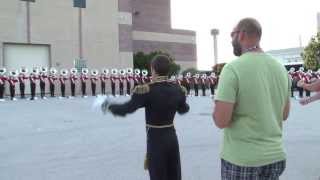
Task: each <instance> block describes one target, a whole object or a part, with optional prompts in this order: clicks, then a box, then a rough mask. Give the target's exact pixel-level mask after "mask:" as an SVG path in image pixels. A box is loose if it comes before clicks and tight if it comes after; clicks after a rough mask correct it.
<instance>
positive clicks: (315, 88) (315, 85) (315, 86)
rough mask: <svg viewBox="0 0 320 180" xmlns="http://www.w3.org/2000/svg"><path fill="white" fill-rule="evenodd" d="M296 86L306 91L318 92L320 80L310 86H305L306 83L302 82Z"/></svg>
mask: <svg viewBox="0 0 320 180" xmlns="http://www.w3.org/2000/svg"><path fill="white" fill-rule="evenodd" d="M298 86H299V87H302V88H303V89H306V90H308V91H320V79H317V80H315V81H314V82H312V83H311V84H307V83H304V82H303V81H299V82H298Z"/></svg>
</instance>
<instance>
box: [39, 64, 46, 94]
mask: <svg viewBox="0 0 320 180" xmlns="http://www.w3.org/2000/svg"><path fill="white" fill-rule="evenodd" d="M47 71H48V70H47V68H45V67H43V68H41V71H40V75H39V79H40V95H41V99H47V98H46V97H45V88H46V78H47Z"/></svg>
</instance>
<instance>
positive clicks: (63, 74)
mask: <svg viewBox="0 0 320 180" xmlns="http://www.w3.org/2000/svg"><path fill="white" fill-rule="evenodd" d="M66 80H68V70H67V69H62V70H61V71H60V77H59V81H60V89H61V97H60V98H65V97H66V93H65V92H66Z"/></svg>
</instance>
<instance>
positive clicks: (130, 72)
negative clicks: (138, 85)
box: [126, 68, 133, 96]
mask: <svg viewBox="0 0 320 180" xmlns="http://www.w3.org/2000/svg"><path fill="white" fill-rule="evenodd" d="M132 79H133V70H132V68H127V75H126V82H127V96H129V95H130V94H131V92H130V91H131V81H132Z"/></svg>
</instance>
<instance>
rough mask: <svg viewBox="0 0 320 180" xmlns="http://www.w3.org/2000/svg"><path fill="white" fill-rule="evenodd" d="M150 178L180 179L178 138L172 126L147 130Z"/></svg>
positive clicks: (154, 179)
mask: <svg viewBox="0 0 320 180" xmlns="http://www.w3.org/2000/svg"><path fill="white" fill-rule="evenodd" d="M147 136H148V137H147V158H148V170H149V175H150V180H181V165H180V153H179V144H178V138H177V135H176V132H175V129H174V128H173V127H171V128H163V129H154V128H150V129H148V130H147Z"/></svg>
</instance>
